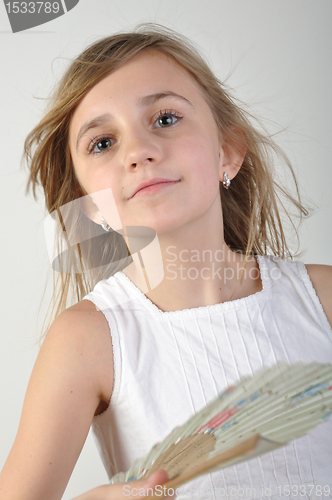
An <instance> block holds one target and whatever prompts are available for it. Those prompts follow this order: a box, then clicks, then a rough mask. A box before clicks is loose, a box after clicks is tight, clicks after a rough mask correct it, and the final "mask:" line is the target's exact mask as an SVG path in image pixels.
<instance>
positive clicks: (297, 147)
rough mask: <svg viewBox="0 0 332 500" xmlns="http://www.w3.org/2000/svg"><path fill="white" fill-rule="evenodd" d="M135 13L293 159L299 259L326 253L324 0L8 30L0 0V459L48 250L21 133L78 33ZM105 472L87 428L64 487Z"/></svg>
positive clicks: (87, 483) (96, 13)
mask: <svg viewBox="0 0 332 500" xmlns="http://www.w3.org/2000/svg"><path fill="white" fill-rule="evenodd" d="M140 22H158V23H160V24H164V25H166V26H168V27H170V28H173V29H176V30H178V31H180V32H182V33H183V34H184V35H186V36H188V37H189V38H191V39H192V40H193V41H195V42H196V43H197V44H198V46H199V47H200V48H201V49H202V51H203V54H205V56H206V57H207V58H208V60H209V61H210V62H211V64H212V67H213V69H214V70H215V72H216V73H217V75H218V76H219V77H220V78H221V79H222V80H223V79H225V78H226V77H229V78H228V84H229V85H230V86H231V87H232V88H234V89H235V93H236V95H237V97H239V98H240V99H242V100H244V101H245V102H247V103H248V104H249V105H250V108H251V110H252V111H253V112H254V113H256V114H257V113H258V114H259V115H260V117H261V118H263V119H268V120H269V122H267V123H266V125H267V127H268V128H269V130H270V131H271V132H275V131H276V130H280V129H281V128H284V129H286V130H285V131H284V132H283V133H281V134H280V135H279V136H278V138H277V142H279V144H281V146H282V147H283V148H284V149H285V151H286V152H287V154H288V155H289V157H290V159H291V160H292V162H293V164H294V167H295V170H296V172H297V175H298V178H299V184H300V188H301V192H302V194H303V195H304V201H306V200H310V201H311V202H312V204H313V205H314V207H315V213H314V215H313V216H312V217H311V218H310V219H309V220H308V221H306V223H305V224H304V225H303V227H302V229H301V231H300V237H301V249H302V250H303V251H304V253H303V256H302V257H301V259H302V260H303V261H304V262H305V263H318V264H332V258H331V255H330V253H331V250H330V249H331V248H332V235H331V216H332V201H331V195H330V189H331V186H332V165H331V159H330V156H331V144H332V140H331V139H332V127H331V120H330V116H331V115H332V99H331V88H332V72H331V47H332V30H331V25H332V2H331V0H316V1H315V2H313V1H312V0H292V1H291V2H290V1H289V0H270V1H269V2H267V1H266V0H205V1H204V2H199V1H198V0H167V1H164V0H91V1H88V0H80V2H79V4H78V5H77V6H76V7H75V8H74V9H72V10H71V11H70V12H69V13H67V14H66V15H64V16H62V17H60V18H58V19H56V20H54V21H52V22H50V23H48V24H45V25H42V26H39V27H37V28H34V29H31V30H28V31H26V32H21V33H16V34H13V33H12V32H11V30H10V25H9V21H8V19H7V17H6V12H5V7H4V4H3V3H1V5H0V54H1V75H2V76H1V80H0V88H1V92H0V99H1V121H0V127H1V134H0V141H1V162H0V193H1V196H0V206H1V246H0V255H1V262H2V265H1V277H2V284H1V289H0V293H1V338H0V381H1V384H0V468H1V467H2V465H3V463H4V461H5V459H6V457H7V455H8V453H9V450H10V447H11V445H12V443H13V441H14V438H15V433H16V430H17V426H18V422H19V417H20V412H21V407H22V402H23V398H24V393H25V389H26V386H27V383H28V379H29V375H30V372H31V369H32V366H33V363H34V360H35V357H36V355H37V352H38V345H37V342H38V333H39V330H40V326H41V323H42V319H43V315H44V314H45V311H46V306H47V304H48V300H49V298H50V288H48V289H47V291H46V295H45V298H44V300H43V303H42V306H41V309H40V313H39V316H38V312H39V308H40V303H41V300H42V294H43V290H44V284H45V281H46V274H47V268H48V260H47V254H46V246H45V243H44V236H43V224H42V221H43V217H44V211H43V206H42V199H41V200H40V202H39V203H36V202H34V200H33V199H32V196H31V195H30V196H26V195H25V183H26V178H27V176H26V172H24V171H23V170H22V169H21V168H20V159H21V154H22V147H23V141H24V139H25V136H26V135H27V133H28V132H29V131H30V129H31V128H32V127H33V126H34V125H35V124H36V123H37V121H38V119H39V117H40V116H41V113H42V110H43V106H44V101H43V100H41V99H40V98H44V97H46V96H47V94H48V92H49V90H50V89H51V87H52V86H53V84H54V82H55V80H56V78H57V77H58V76H59V75H60V74H61V73H62V71H63V69H64V67H65V66H66V60H67V59H68V58H70V57H73V56H76V55H77V54H78V53H79V52H80V51H81V50H82V49H83V48H84V47H85V46H86V45H87V44H89V43H91V42H93V41H95V40H97V39H98V38H100V37H102V36H106V35H109V34H112V33H114V32H116V31H120V30H124V29H130V28H132V27H133V26H135V25H136V24H137V23H140ZM106 481H107V477H106V474H105V472H104V470H103V466H102V464H101V461H100V459H99V456H98V454H97V451H96V449H95V446H94V442H93V440H92V438H91V436H89V438H88V441H87V443H86V446H85V448H84V450H83V452H82V455H81V457H80V459H79V462H78V464H77V467H76V469H75V471H74V473H73V476H72V479H71V482H70V484H69V486H68V488H67V490H66V493H65V495H64V497H63V498H64V499H65V500H67V499H70V498H72V497H73V496H75V495H78V494H79V493H81V492H83V491H85V490H87V489H90V488H92V487H94V486H96V485H97V484H100V483H103V482H106Z"/></svg>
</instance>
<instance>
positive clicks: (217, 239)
mask: <svg viewBox="0 0 332 500" xmlns="http://www.w3.org/2000/svg"><path fill="white" fill-rule="evenodd" d="M185 236H186V237H183V236H181V237H179V238H169V237H165V236H164V237H160V236H159V238H158V240H159V241H158V242H159V246H160V251H161V257H162V260H161V259H160V260H159V259H158V258H157V256H156V254H155V256H153V255H151V257H150V258H148V259H146V258H145V259H144V258H143V262H144V264H145V267H144V268H143V269H142V268H141V261H140V259H139V258H135V259H134V262H133V263H132V264H130V265H129V266H128V267H126V268H125V270H124V271H123V272H124V273H125V274H126V276H128V278H129V279H130V280H131V281H132V282H133V283H134V284H135V285H136V286H137V287H138V288H139V289H140V290H142V291H143V292H144V293H145V295H146V296H147V297H148V298H149V299H150V300H151V301H152V302H153V303H154V304H155V305H156V306H157V307H158V308H159V309H161V310H162V311H178V310H183V309H191V308H196V307H204V306H207V305H212V304H219V303H222V302H226V301H229V300H235V299H239V298H243V297H247V296H249V295H252V294H254V293H256V292H258V291H260V290H261V289H262V283H261V279H260V273H259V267H258V264H257V261H256V259H255V258H253V257H251V258H249V259H248V260H246V259H245V256H244V255H243V254H241V253H239V252H233V251H231V250H230V249H229V248H228V246H227V245H226V243H225V241H224V239H223V237H222V234H220V233H219V234H216V233H215V234H212V235H210V237H208V235H207V234H206V235H205V236H206V237H205V238H202V237H201V238H200V239H199V240H198V239H197V238H196V237H195V234H192V236H191V237H190V235H189V234H187V235H185ZM154 257H156V258H154ZM158 276H159V277H160V279H157V283H158V284H157V285H156V286H154V285H151V283H153V282H156V277H158Z"/></svg>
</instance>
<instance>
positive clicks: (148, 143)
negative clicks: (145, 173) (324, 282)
mask: <svg viewBox="0 0 332 500" xmlns="http://www.w3.org/2000/svg"><path fill="white" fill-rule="evenodd" d="M160 158H161V148H160V145H159V143H158V138H156V137H155V136H152V134H149V132H147V131H143V132H142V131H140V132H132V134H130V136H129V135H128V136H127V137H126V138H125V140H124V141H123V166H124V167H125V168H134V167H138V166H140V165H141V166H142V165H146V164H150V163H157V162H158V161H159V160H160Z"/></svg>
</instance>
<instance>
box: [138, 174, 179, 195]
mask: <svg viewBox="0 0 332 500" xmlns="http://www.w3.org/2000/svg"><path fill="white" fill-rule="evenodd" d="M177 182H180V179H178V180H173V179H164V178H156V179H151V180H150V181H146V182H142V183H141V184H139V185H138V187H137V188H136V190H135V191H134V193H133V194H132V196H131V198H133V197H134V196H135V195H136V194H137V193H138V192H139V191H142V189H145V188H147V187H150V186H154V185H155V184H166V183H168V184H170V183H172V184H173V183H177Z"/></svg>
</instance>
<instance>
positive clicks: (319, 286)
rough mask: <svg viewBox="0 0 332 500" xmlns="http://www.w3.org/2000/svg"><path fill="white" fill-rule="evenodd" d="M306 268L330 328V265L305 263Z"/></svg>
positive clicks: (331, 307)
mask: <svg viewBox="0 0 332 500" xmlns="http://www.w3.org/2000/svg"><path fill="white" fill-rule="evenodd" d="M306 268H307V271H308V274H309V277H310V280H311V282H312V284H313V287H314V289H315V290H316V293H317V295H318V298H319V300H320V302H321V304H322V306H323V309H324V311H325V314H326V317H327V319H328V320H329V322H330V325H331V328H332V266H325V265H320V264H307V265H306Z"/></svg>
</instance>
